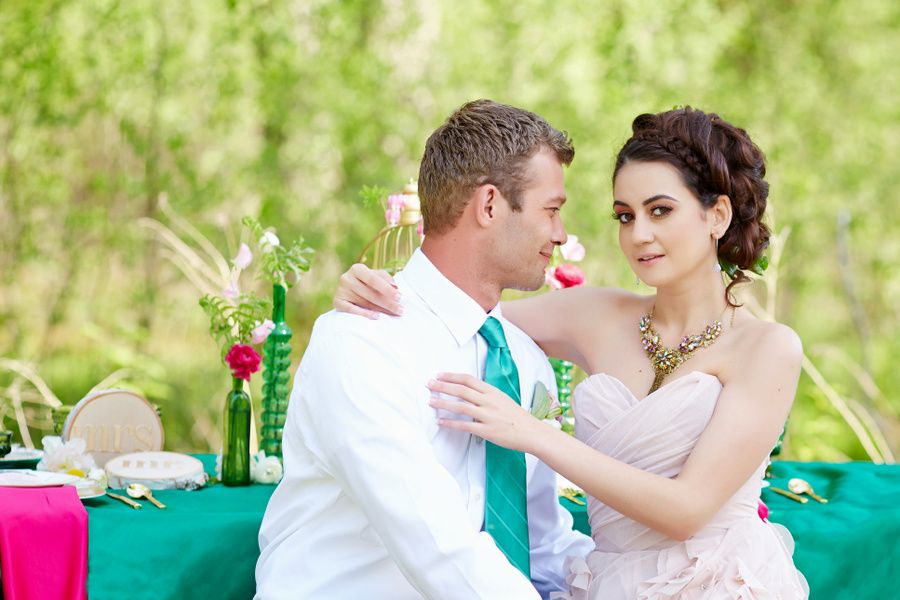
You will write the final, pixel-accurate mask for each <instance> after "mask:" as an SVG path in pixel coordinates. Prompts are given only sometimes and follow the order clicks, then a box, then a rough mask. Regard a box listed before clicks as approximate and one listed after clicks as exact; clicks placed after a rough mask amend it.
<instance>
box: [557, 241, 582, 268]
mask: <svg viewBox="0 0 900 600" xmlns="http://www.w3.org/2000/svg"><path fill="white" fill-rule="evenodd" d="M559 253H560V254H561V255H562V257H563V259H564V260H568V261H571V262H578V261H580V260H582V259H583V258H584V246H582V245H581V244H579V243H578V236H577V235H570V236H569V239H567V240H566V243H565V244H563V245H562V246H560V247H559Z"/></svg>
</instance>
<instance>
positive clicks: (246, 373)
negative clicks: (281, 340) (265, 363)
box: [225, 344, 262, 381]
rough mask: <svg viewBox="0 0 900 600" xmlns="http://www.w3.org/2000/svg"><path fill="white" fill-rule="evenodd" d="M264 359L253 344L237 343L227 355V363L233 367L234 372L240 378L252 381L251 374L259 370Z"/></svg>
mask: <svg viewBox="0 0 900 600" xmlns="http://www.w3.org/2000/svg"><path fill="white" fill-rule="evenodd" d="M261 360H262V358H260V356H259V354H257V352H256V350H254V349H253V347H252V346H247V345H246V344H235V345H234V346H232V347H231V350H229V351H228V354H226V355H225V363H226V364H228V367H229V368H230V369H231V372H232V374H233V375H234V376H235V377H237V378H238V379H245V380H247V381H250V375H252V374H253V373H256V372H257V371H259V363H260V361H261Z"/></svg>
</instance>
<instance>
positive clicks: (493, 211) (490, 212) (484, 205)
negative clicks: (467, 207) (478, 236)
mask: <svg viewBox="0 0 900 600" xmlns="http://www.w3.org/2000/svg"><path fill="white" fill-rule="evenodd" d="M501 202H504V200H503V196H502V195H501V194H500V190H498V189H497V188H496V186H493V185H491V184H489V183H487V184H484V185H479V186H478V187H477V188H475V191H474V192H473V193H472V200H471V201H470V204H471V206H472V208H473V210H474V213H475V222H476V223H478V225H479V226H481V227H490V226H491V224H492V223H493V222H494V219H496V218H497V216H498V215H497V211H498V209H499V208H500V206H499V204H500V203H501Z"/></svg>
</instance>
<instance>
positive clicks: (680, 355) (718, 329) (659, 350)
mask: <svg viewBox="0 0 900 600" xmlns="http://www.w3.org/2000/svg"><path fill="white" fill-rule="evenodd" d="M655 309H656V305H654V306H653V308H651V309H650V314H647V315H644V316H643V317H641V320H640V323H639V324H638V327H639V329H640V330H641V346H643V348H644V351H645V352H646V353H647V355H648V356H649V357H650V362H651V363H652V364H653V372H654V373H655V377H654V378H653V385H651V386H650V391H649V392H647V394H648V395H649V394H652V393H653V392H655V391H656V390H658V389H659V388H660V386H661V385H662V382H663V379H665V378H666V377H667V376H669V375H671V374H672V373H674V372H675V369H677V368H678V367H680V366H681V365H682V364H684V363H685V362H686V361H687V360H688V359H689V358H690V357H691V356H693V355H694V352H696V351H697V350H699V349H700V348H706V347H707V346H711V345H712V344H713V342H715V341H716V340H717V339H718V337H719V335H720V334H721V333H722V322H721V321H720V320H719V319H721V315H720V317H719V319H716V320H715V321H713V322H712V323H710V324H709V325H707V326H706V329H705V330H704V331H703V333H700V334H697V335H686V336H684V339H682V340H681V343H680V344H678V347H677V348H674V349H673V348H666V347H665V346H663V344H662V338H660V337H659V334H658V333H657V332H656V330H655V329H653V311H654V310H655ZM725 310H728V307H727V306H726V307H725ZM722 314H725V311H724V310H723V311H722ZM731 321H732V324H733V323H734V312H732V313H731Z"/></svg>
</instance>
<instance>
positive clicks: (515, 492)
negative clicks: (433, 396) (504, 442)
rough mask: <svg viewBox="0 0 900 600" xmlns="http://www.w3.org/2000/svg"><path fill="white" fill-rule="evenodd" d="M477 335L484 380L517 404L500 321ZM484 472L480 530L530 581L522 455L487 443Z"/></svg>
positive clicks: (515, 379) (512, 366) (490, 323)
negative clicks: (481, 343)
mask: <svg viewBox="0 0 900 600" xmlns="http://www.w3.org/2000/svg"><path fill="white" fill-rule="evenodd" d="M478 333H479V334H481V337H483V338H484V339H485V341H486V342H487V344H488V351H487V360H486V362H485V366H484V381H485V382H486V383H489V384H491V385H493V386H494V387H496V388H498V389H499V390H500V391H501V392H503V393H505V394H507V395H508V396H509V397H511V398H512V399H513V400H515V401H516V402H518V403H519V404H521V403H522V400H521V396H520V394H519V371H518V369H516V363H514V362H513V359H512V355H511V354H510V353H509V347H508V346H507V345H506V335H504V333H503V326H502V325H501V324H500V321H498V320H497V319H495V318H494V317H488V318H487V320H486V321H485V322H484V325H482V326H481V329H479V330H478ZM485 470H486V476H485V492H484V530H485V531H487V532H488V533H489V534H491V537H493V538H494V541H495V542H496V543H497V546H498V547H499V548H500V550H501V551H502V552H503V554H505V555H506V558H508V559H509V562H511V563H512V564H513V566H514V567H516V568H517V569H519V570H520V571H522V573H524V574H525V577H528V578H529V579H531V560H530V555H529V546H528V502H527V493H526V489H525V454H523V453H522V452H519V451H517V450H508V449H506V448H503V447H502V446H497V445H495V444H492V443H490V442H487V444H486V445H485Z"/></svg>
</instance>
